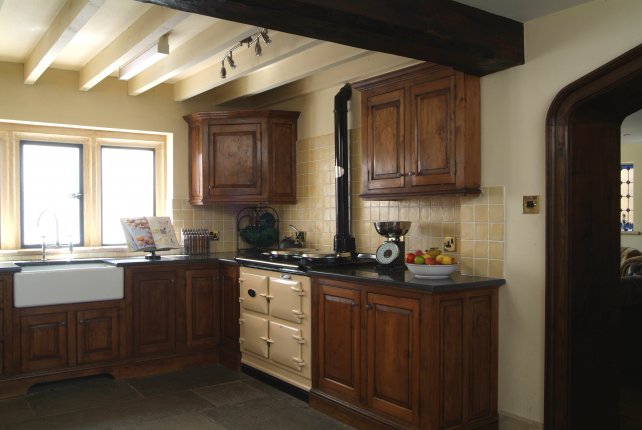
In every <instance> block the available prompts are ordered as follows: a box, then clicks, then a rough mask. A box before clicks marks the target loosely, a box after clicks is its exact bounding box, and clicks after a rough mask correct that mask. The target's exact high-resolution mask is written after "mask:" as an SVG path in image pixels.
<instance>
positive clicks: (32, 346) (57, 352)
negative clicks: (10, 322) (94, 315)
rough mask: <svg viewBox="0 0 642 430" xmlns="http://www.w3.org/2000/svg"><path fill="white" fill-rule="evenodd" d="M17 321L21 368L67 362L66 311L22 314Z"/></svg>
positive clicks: (25, 370) (50, 365)
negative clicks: (18, 322)
mask: <svg viewBox="0 0 642 430" xmlns="http://www.w3.org/2000/svg"><path fill="white" fill-rule="evenodd" d="M19 321H20V325H19V327H20V345H21V346H22V348H21V351H20V352H21V354H20V355H21V358H22V360H21V366H20V368H21V370H22V371H23V372H33V371H36V370H44V369H57V368H61V367H66V366H67V365H68V357H67V313H66V312H51V313H42V314H35V315H22V316H20V319H19Z"/></svg>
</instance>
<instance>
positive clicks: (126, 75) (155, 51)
mask: <svg viewBox="0 0 642 430" xmlns="http://www.w3.org/2000/svg"><path fill="white" fill-rule="evenodd" d="M168 54H169V35H167V34H165V35H163V36H161V37H160V38H159V39H158V43H156V44H155V45H154V46H152V47H151V48H149V49H148V50H147V51H145V52H143V53H142V54H140V55H139V56H138V57H136V58H134V59H133V60H131V61H130V62H129V63H127V64H125V65H124V66H123V67H121V68H120V70H119V71H118V79H120V80H122V81H126V80H128V79H130V78H133V77H134V76H136V75H137V74H139V73H140V72H142V71H143V70H145V69H147V68H148V67H149V66H151V65H152V64H154V63H157V62H158V61H159V60H162V59H163V58H165V56H167V55H168Z"/></svg>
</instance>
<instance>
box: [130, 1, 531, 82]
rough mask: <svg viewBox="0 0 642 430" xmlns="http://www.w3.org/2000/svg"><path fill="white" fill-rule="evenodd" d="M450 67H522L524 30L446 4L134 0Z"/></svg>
mask: <svg viewBox="0 0 642 430" xmlns="http://www.w3.org/2000/svg"><path fill="white" fill-rule="evenodd" d="M138 1H141V2H144V3H153V4H156V5H160V6H166V7H169V8H172V9H178V10H183V11H187V12H192V13H199V14H202V15H208V16H213V17H216V18H221V19H225V20H229V21H236V22H242V23H247V24H252V25H257V26H261V27H267V28H269V29H271V30H278V31H283V32H287V33H292V34H297V35H301V36H305V37H310V38H314V39H318V40H326V41H330V42H334V43H339V44H343V45H348V46H353V47H356V48H361V49H367V50H370V51H377V52H385V53H389V54H394V55H399V56H403V57H409V58H414V59H418V60H422V61H430V62H434V63H440V64H444V65H448V66H452V67H454V68H456V69H458V70H461V71H464V72H468V73H472V74H475V75H478V76H483V75H486V74H489V73H494V72H497V71H500V70H504V69H507V68H509V67H513V66H516V65H520V64H524V26H523V24H522V23H520V22H517V21H514V20H511V19H508V18H504V17H501V16H498V15H493V14H491V13H489V12H485V11H482V10H479V9H475V8H473V7H470V6H467V5H463V4H461V3H457V2H455V1H452V0H423V1H417V0H397V1H394V2H392V1H372V0H350V1H346V0H278V1H277V0H138Z"/></svg>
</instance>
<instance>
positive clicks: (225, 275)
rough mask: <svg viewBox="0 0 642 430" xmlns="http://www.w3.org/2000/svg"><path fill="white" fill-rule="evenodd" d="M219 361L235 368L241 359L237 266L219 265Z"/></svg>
mask: <svg viewBox="0 0 642 430" xmlns="http://www.w3.org/2000/svg"><path fill="white" fill-rule="evenodd" d="M219 279H220V288H221V307H220V309H221V312H220V317H221V363H223V364H224V365H226V366H227V367H230V368H233V369H234V368H237V367H238V366H239V364H240V361H241V356H240V348H239V336H240V334H239V295H240V294H239V268H238V266H236V265H227V264H224V265H221V272H220V278H219Z"/></svg>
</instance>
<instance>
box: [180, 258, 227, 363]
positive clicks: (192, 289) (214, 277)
mask: <svg viewBox="0 0 642 430" xmlns="http://www.w3.org/2000/svg"><path fill="white" fill-rule="evenodd" d="M219 308H220V287H219V271H218V270H214V269H201V270H187V272H186V275H185V310H186V313H185V321H186V328H187V337H186V345H187V348H188V349H191V350H198V349H208V348H209V349H212V348H215V347H216V346H217V345H218V343H219V336H220V318H219Z"/></svg>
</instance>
